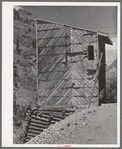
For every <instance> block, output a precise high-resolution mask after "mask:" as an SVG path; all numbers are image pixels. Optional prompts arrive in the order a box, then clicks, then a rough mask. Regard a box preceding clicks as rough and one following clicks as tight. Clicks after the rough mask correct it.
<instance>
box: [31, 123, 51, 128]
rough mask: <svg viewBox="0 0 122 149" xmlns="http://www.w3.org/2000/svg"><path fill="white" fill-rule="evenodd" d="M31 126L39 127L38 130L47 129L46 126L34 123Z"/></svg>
mask: <svg viewBox="0 0 122 149" xmlns="http://www.w3.org/2000/svg"><path fill="white" fill-rule="evenodd" d="M31 126H35V127H39V128H47V127H48V125H42V124H36V123H31Z"/></svg>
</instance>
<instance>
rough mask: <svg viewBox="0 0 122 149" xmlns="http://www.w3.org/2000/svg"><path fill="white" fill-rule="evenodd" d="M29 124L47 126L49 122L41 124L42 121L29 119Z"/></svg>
mask: <svg viewBox="0 0 122 149" xmlns="http://www.w3.org/2000/svg"><path fill="white" fill-rule="evenodd" d="M31 122H33V123H35V124H44V125H48V124H49V122H43V121H39V120H35V119H31Z"/></svg>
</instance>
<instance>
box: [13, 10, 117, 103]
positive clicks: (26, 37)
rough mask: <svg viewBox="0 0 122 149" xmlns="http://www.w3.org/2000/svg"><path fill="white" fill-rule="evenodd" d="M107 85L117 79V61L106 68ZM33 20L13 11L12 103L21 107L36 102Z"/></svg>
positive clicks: (28, 16) (25, 13)
mask: <svg viewBox="0 0 122 149" xmlns="http://www.w3.org/2000/svg"><path fill="white" fill-rule="evenodd" d="M106 71H107V74H106V79H107V84H108V83H110V82H111V80H113V79H114V78H116V77H117V60H116V61H114V62H113V63H112V64H111V65H108V66H107V68H106ZM36 75H37V71H36V30H35V18H34V16H33V15H32V14H31V13H30V12H26V11H25V10H23V9H19V10H16V9H14V91H15V92H14V99H15V100H14V101H16V103H17V104H19V105H22V104H26V105H28V104H29V103H32V104H35V102H36V91H37V89H36Z"/></svg>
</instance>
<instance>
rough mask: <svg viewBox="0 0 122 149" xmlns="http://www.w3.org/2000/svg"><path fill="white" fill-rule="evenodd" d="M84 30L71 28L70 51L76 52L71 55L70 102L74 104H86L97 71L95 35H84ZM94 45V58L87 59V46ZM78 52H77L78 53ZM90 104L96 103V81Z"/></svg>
mask: <svg viewBox="0 0 122 149" xmlns="http://www.w3.org/2000/svg"><path fill="white" fill-rule="evenodd" d="M85 34H88V32H86V31H84V30H77V29H72V32H71V45H72V46H71V52H72V53H75V52H76V53H77V55H74V56H73V57H72V83H73V84H75V85H74V86H73V88H72V102H73V104H74V106H76V105H79V104H80V105H88V102H89V99H90V96H91V93H92V89H93V85H94V81H93V79H94V76H95V74H96V71H97V62H98V48H97V37H96V35H92V36H91V35H86V36H83V35H85ZM89 45H93V47H94V60H88V53H87V52H88V46H89ZM78 52H79V54H78ZM91 102H92V105H98V82H97V83H96V85H95V89H94V92H93V95H92V101H91Z"/></svg>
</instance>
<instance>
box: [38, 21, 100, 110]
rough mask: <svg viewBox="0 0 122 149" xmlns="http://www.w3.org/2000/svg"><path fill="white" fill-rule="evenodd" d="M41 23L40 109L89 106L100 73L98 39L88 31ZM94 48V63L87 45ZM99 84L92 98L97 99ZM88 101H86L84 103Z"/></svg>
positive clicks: (39, 39) (39, 26) (39, 46)
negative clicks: (87, 104) (97, 73)
mask: <svg viewBox="0 0 122 149" xmlns="http://www.w3.org/2000/svg"><path fill="white" fill-rule="evenodd" d="M43 23H45V22H42V23H41V24H39V22H38V25H37V26H38V31H39V32H38V35H37V36H38V76H39V78H38V84H39V85H38V86H39V88H38V94H39V99H38V103H39V105H42V106H46V105H49V106H51V105H55V106H60V105H65V106H67V107H72V106H74V105H75V106H76V105H78V104H86V103H88V99H87V98H88V97H89V96H90V95H91V92H92V88H93V83H94V82H93V78H94V75H95V73H96V69H97V60H98V59H97V53H98V49H97V37H96V35H92V36H91V35H87V36H83V35H84V34H87V31H85V30H77V29H75V28H70V27H66V26H63V25H59V24H56V23H48V22H47V23H45V24H43ZM90 44H92V45H93V46H94V57H95V60H91V61H89V60H88V57H87V56H88V53H87V51H88V45H90ZM97 86H98V84H97V85H96V86H95V89H94V92H93V96H94V97H97V96H98V89H97ZM85 100H86V101H85Z"/></svg>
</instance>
